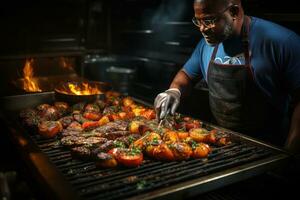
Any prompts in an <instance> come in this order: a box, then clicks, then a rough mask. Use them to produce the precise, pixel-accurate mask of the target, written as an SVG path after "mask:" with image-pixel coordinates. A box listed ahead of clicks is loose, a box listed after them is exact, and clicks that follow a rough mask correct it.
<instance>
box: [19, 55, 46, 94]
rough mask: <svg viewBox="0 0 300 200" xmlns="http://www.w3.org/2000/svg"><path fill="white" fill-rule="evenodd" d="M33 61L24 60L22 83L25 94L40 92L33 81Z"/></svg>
mask: <svg viewBox="0 0 300 200" xmlns="http://www.w3.org/2000/svg"><path fill="white" fill-rule="evenodd" d="M32 64H33V59H26V62H25V66H24V68H23V74H24V81H23V89H24V90H25V91H26V92H41V91H42V90H41V89H40V88H39V86H38V84H37V82H36V80H34V79H33V68H32Z"/></svg>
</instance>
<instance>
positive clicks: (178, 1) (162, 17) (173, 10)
mask: <svg viewBox="0 0 300 200" xmlns="http://www.w3.org/2000/svg"><path fill="white" fill-rule="evenodd" d="M187 6H192V4H190V5H189V1H186V0H162V1H161V4H160V5H159V6H158V8H157V9H156V10H155V12H154V15H153V17H152V21H151V23H152V25H160V24H165V23H167V22H170V21H175V20H180V19H182V17H183V15H184V12H185V11H186V10H187V9H186V7H187Z"/></svg>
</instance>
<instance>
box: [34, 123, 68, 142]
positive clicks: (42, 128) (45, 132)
mask: <svg viewBox="0 0 300 200" xmlns="http://www.w3.org/2000/svg"><path fill="white" fill-rule="evenodd" d="M38 130H39V134H41V136H43V137H44V138H53V137H55V136H56V135H57V134H58V133H59V132H61V131H62V130H63V126H62V125H61V123H60V122H59V121H41V123H39V125H38Z"/></svg>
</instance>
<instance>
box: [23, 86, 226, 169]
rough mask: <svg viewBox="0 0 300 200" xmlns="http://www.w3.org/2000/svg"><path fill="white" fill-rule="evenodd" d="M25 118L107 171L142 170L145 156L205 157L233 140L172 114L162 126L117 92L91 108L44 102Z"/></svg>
mask: <svg viewBox="0 0 300 200" xmlns="http://www.w3.org/2000/svg"><path fill="white" fill-rule="evenodd" d="M20 118H21V120H22V122H23V123H24V124H25V125H27V126H32V127H37V130H38V133H39V134H40V135H41V136H42V137H44V138H54V137H56V138H57V139H59V140H60V144H61V145H63V146H64V147H66V148H69V149H70V151H71V154H72V156H73V157H74V158H77V159H84V160H92V161H94V162H95V164H96V166H99V167H105V168H109V167H116V166H125V167H137V166H140V165H142V163H143V160H144V156H146V157H148V158H151V159H156V160H161V161H182V160H188V159H191V158H194V159H199V158H206V157H207V156H208V155H209V153H210V152H211V151H212V150H211V149H212V146H223V145H227V144H228V143H230V139H229V137H228V136H226V135H224V134H223V135H221V133H218V132H217V131H216V130H207V129H206V128H205V127H201V126H202V124H201V122H200V121H199V120H195V119H192V118H190V117H183V116H181V115H180V114H175V116H168V117H167V119H166V120H167V122H166V123H165V124H164V125H163V126H162V127H159V126H158V122H157V121H156V120H155V112H154V110H153V109H150V108H147V107H145V106H142V105H139V104H137V103H136V102H135V101H133V99H132V98H130V97H122V96H120V95H119V94H118V93H114V92H109V93H107V94H106V99H104V100H97V101H95V102H94V103H88V104H87V103H85V102H82V103H77V104H74V105H72V106H69V105H68V104H67V103H65V102H54V104H53V105H50V104H41V105H39V106H37V107H36V108H31V109H25V110H23V111H22V112H21V113H20Z"/></svg>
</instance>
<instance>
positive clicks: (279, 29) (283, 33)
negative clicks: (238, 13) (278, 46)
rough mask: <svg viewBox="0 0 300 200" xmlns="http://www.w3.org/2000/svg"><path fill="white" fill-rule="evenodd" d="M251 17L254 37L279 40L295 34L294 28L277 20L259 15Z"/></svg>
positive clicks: (251, 29)
mask: <svg viewBox="0 0 300 200" xmlns="http://www.w3.org/2000/svg"><path fill="white" fill-rule="evenodd" d="M251 19H252V22H251V26H250V35H251V37H253V38H256V39H262V40H269V41H270V40H273V41H277V42H279V41H285V40H286V39H287V38H288V37H290V36H291V35H294V34H295V32H293V31H292V30H290V29H288V28H286V27H284V26H282V25H280V24H277V23H275V22H272V21H269V20H266V19H262V18H259V17H251Z"/></svg>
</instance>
